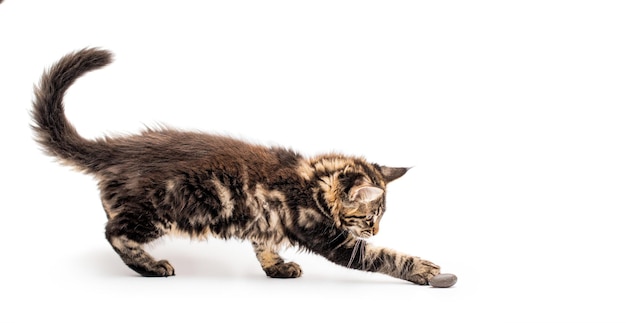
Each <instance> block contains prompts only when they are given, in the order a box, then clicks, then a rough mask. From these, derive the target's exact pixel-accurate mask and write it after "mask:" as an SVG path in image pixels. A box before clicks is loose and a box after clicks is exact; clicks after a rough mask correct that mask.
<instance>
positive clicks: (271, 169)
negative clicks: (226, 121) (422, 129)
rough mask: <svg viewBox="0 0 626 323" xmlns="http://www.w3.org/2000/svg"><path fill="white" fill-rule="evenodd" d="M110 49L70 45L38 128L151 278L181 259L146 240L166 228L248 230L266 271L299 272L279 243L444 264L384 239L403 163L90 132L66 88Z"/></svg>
mask: <svg viewBox="0 0 626 323" xmlns="http://www.w3.org/2000/svg"><path fill="white" fill-rule="evenodd" d="M111 60H112V55H111V53H109V52H108V51H105V50H100V49H93V48H87V49H83V50H80V51H76V52H73V53H70V54H68V55H66V56H65V57H63V58H62V59H61V60H59V61H58V62H57V63H56V64H54V65H53V66H52V67H51V68H50V69H49V70H47V71H46V72H45V73H44V75H43V76H42V79H41V81H40V84H39V86H38V87H37V88H36V89H35V100H34V102H33V106H34V109H33V112H32V116H33V120H34V125H33V129H34V131H35V133H36V139H37V141H38V142H39V143H40V144H41V145H42V146H43V147H44V149H45V151H46V152H47V153H48V154H50V155H52V156H55V157H57V158H58V159H59V160H60V161H61V162H62V163H63V164H66V165H70V166H72V167H74V168H75V169H77V170H79V171H82V172H84V173H87V174H92V175H93V176H95V178H96V179H97V181H98V187H99V189H100V192H101V195H100V196H101V200H102V205H103V207H104V209H105V211H106V214H107V217H108V222H107V224H106V239H107V240H108V241H109V242H110V243H111V246H112V247H113V249H114V250H115V251H116V252H117V253H118V254H119V255H120V257H121V259H122V260H123V261H124V263H125V264H126V265H128V267H130V268H131V269H133V270H135V271H136V272H138V273H139V274H141V275H144V276H171V275H174V267H173V266H172V265H171V264H170V263H169V262H168V261H167V260H157V259H154V258H153V257H152V256H151V255H149V254H148V253H147V252H146V251H145V249H144V246H145V245H146V244H147V243H150V242H152V241H154V240H155V239H158V238H160V237H162V236H165V235H168V234H183V235H186V236H190V237H192V238H198V239H204V238H208V237H218V238H223V239H231V238H235V239H242V240H248V241H250V242H251V243H252V245H253V247H254V250H255V253H256V257H257V259H258V261H259V263H260V264H261V267H262V269H263V270H264V271H265V273H266V274H267V275H268V276H270V277H281V278H293V277H299V276H300V275H301V274H302V270H301V269H300V266H299V265H298V264H296V263H292V262H289V263H285V262H284V260H283V259H282V258H281V257H280V255H279V254H278V250H280V249H281V248H283V247H288V246H292V247H296V248H301V249H304V250H307V251H310V252H313V253H316V254H318V255H321V256H323V257H325V258H327V259H328V260H330V261H332V262H334V263H336V264H339V265H342V266H345V267H349V268H354V269H359V270H365V271H370V272H379V273H383V274H387V275H390V276H393V277H397V278H400V279H405V280H408V281H411V282H414V283H418V284H427V283H428V279H430V278H431V277H433V276H434V275H437V274H438V273H439V267H438V266H436V265H434V264H433V263H431V262H428V261H426V260H422V259H420V258H418V257H414V256H410V255H405V254H401V253H399V252H396V251H394V250H392V249H388V248H381V247H376V246H373V245H371V244H368V242H367V241H366V240H365V239H366V238H368V237H370V236H372V235H374V234H376V233H377V232H378V227H379V221H380V219H381V217H382V215H383V213H384V211H385V188H386V185H387V184H388V183H389V182H391V181H393V180H395V179H397V178H398V177H400V176H402V175H403V174H404V173H405V172H406V171H407V169H406V168H392V167H385V166H380V165H377V164H374V163H369V162H367V161H366V160H365V159H363V158H360V157H352V156H344V155H341V154H327V155H320V156H316V157H313V158H307V157H304V156H302V155H300V154H298V153H297V152H294V151H292V150H289V149H284V148H280V147H265V146H261V145H254V144H250V143H247V142H243V141H240V140H237V139H233V138H230V137H226V136H218V135H212V134H207V133H201V132H189V131H179V130H174V129H167V128H160V129H148V130H146V131H144V132H142V133H140V134H137V135H130V136H119V137H104V138H101V139H96V140H87V139H85V138H83V137H81V136H80V135H79V134H78V133H77V132H76V130H75V129H74V127H73V126H72V125H71V123H69V121H68V120H67V119H66V117H65V114H64V107H63V95H64V93H65V91H66V90H67V89H68V88H69V86H70V85H71V84H72V83H73V82H74V81H75V80H76V79H78V78H79V77H80V76H82V75H83V74H85V73H86V72H89V71H91V70H94V69H97V68H100V67H103V66H105V65H107V64H109V63H110V62H111Z"/></svg>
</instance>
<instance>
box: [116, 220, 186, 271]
mask: <svg viewBox="0 0 626 323" xmlns="http://www.w3.org/2000/svg"><path fill="white" fill-rule="evenodd" d="M153 221H154V219H152V217H151V216H149V215H146V214H140V215H137V214H133V213H120V214H118V215H117V216H115V217H114V218H112V219H110V220H109V222H108V223H107V226H106V238H107V240H108V241H109V243H111V246H113V249H114V250H115V252H117V254H118V255H119V256H120V257H121V258H122V260H123V261H124V263H125V264H126V265H127V266H128V267H129V268H130V269H132V270H134V271H136V272H137V273H139V274H140V275H142V276H146V277H167V276H173V275H174V267H172V265H170V263H169V262H168V261H167V260H156V259H154V258H153V257H152V256H151V255H150V254H149V253H148V252H146V251H145V250H144V248H143V247H144V245H145V244H147V243H150V242H151V241H154V240H155V239H157V238H159V237H161V236H163V235H164V234H166V233H167V232H166V230H165V229H164V227H163V226H162V225H158V224H157V223H154V222H153Z"/></svg>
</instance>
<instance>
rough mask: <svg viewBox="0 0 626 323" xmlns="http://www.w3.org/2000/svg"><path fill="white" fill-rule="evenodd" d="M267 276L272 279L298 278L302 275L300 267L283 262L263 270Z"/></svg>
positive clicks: (293, 263) (292, 263)
mask: <svg viewBox="0 0 626 323" xmlns="http://www.w3.org/2000/svg"><path fill="white" fill-rule="evenodd" d="M264 270H265V273H266V274H267V276H269V277H272V278H298V277H300V276H301V275H302V269H301V268H300V265H298V264H297V263H295V262H284V263H280V264H276V265H273V266H271V267H268V268H264Z"/></svg>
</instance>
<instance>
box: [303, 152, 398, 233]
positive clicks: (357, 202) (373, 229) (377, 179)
mask: <svg viewBox="0 0 626 323" xmlns="http://www.w3.org/2000/svg"><path fill="white" fill-rule="evenodd" d="M314 167H315V169H316V171H317V172H318V174H320V173H321V174H325V176H319V185H320V188H321V193H323V194H322V195H323V197H324V199H325V200H326V204H327V205H328V206H329V207H330V209H331V216H332V217H333V220H334V222H335V226H336V227H338V228H339V229H342V230H346V231H348V232H350V233H351V234H352V235H354V236H355V237H358V238H369V237H371V236H373V235H375V234H377V233H378V230H379V225H380V220H381V218H382V216H383V214H384V212H385V193H386V187H387V184H388V183H389V182H391V181H393V180H395V179H397V178H399V177H400V176H402V175H404V174H405V173H406V172H407V171H408V168H405V167H386V166H379V165H377V164H371V163H368V162H366V161H365V160H363V159H360V158H345V157H344V158H341V157H338V156H330V158H328V159H320V160H318V163H316V164H314Z"/></svg>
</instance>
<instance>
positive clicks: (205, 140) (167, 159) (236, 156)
mask: <svg viewBox="0 0 626 323" xmlns="http://www.w3.org/2000/svg"><path fill="white" fill-rule="evenodd" d="M103 144H104V145H106V146H107V148H108V149H107V150H108V155H109V156H110V160H111V162H112V163H115V164H133V165H136V166H139V167H140V166H141V165H144V166H146V167H152V168H154V167H158V166H162V167H165V166H167V167H170V168H171V167H177V166H179V167H183V166H184V167H205V168H206V167H209V168H232V167H235V166H237V165H247V166H250V167H253V168H258V169H265V168H267V169H270V170H271V169H273V168H277V167H280V168H282V167H285V166H290V165H296V164H297V163H298V162H299V159H300V155H299V154H298V153H295V152H293V151H292V150H289V149H284V148H281V147H268V146H264V145H260V144H254V143H250V142H248V141H245V140H242V139H237V138H234V137H231V136H227V135H219V134H210V133H205V132H199V131H181V130H175V129H157V130H153V129H149V130H146V131H144V132H142V133H141V134H138V135H132V136H124V137H115V138H106V139H104V140H103ZM158 168H161V167H158Z"/></svg>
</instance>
